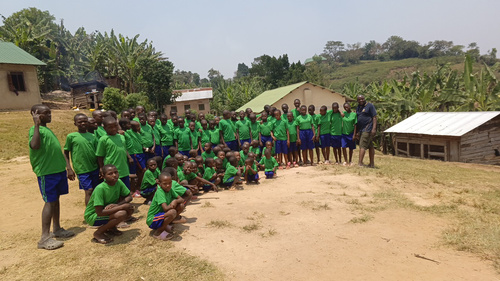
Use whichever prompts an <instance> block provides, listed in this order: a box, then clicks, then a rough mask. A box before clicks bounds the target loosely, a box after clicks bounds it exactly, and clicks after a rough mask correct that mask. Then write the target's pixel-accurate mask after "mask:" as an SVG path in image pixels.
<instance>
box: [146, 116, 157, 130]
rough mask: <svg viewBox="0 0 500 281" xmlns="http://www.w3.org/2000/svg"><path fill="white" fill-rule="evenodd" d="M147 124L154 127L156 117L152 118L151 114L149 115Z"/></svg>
mask: <svg viewBox="0 0 500 281" xmlns="http://www.w3.org/2000/svg"><path fill="white" fill-rule="evenodd" d="M148 124H149V126H151V127H154V126H155V125H156V118H154V117H153V116H149V117H148Z"/></svg>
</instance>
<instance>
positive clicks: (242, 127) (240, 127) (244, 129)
mask: <svg viewBox="0 0 500 281" xmlns="http://www.w3.org/2000/svg"><path fill="white" fill-rule="evenodd" d="M249 125H250V122H249V121H247V120H239V121H237V122H236V130H237V131H238V134H239V136H240V140H246V139H249V138H250V126H249Z"/></svg>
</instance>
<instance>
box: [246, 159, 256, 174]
mask: <svg viewBox="0 0 500 281" xmlns="http://www.w3.org/2000/svg"><path fill="white" fill-rule="evenodd" d="M252 170H254V171H255V173H252V171H249V173H251V174H252V175H255V174H257V165H255V162H254V163H253V164H252ZM246 171H247V166H246V165H245V167H244V168H243V172H244V173H246Z"/></svg>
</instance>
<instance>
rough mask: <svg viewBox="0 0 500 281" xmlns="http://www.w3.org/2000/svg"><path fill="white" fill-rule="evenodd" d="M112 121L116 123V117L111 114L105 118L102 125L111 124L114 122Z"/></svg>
mask: <svg viewBox="0 0 500 281" xmlns="http://www.w3.org/2000/svg"><path fill="white" fill-rule="evenodd" d="M112 123H116V119H115V118H113V117H111V116H108V117H106V118H104V120H102V125H103V126H105V125H109V124H112Z"/></svg>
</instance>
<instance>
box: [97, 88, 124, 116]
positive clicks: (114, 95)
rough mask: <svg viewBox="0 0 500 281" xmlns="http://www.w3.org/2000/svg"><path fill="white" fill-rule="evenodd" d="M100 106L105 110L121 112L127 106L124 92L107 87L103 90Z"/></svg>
mask: <svg viewBox="0 0 500 281" xmlns="http://www.w3.org/2000/svg"><path fill="white" fill-rule="evenodd" d="M102 106H103V108H104V109H106V110H114V111H116V112H118V113H119V112H121V111H122V110H123V109H125V107H126V106H127V103H126V102H125V94H124V92H123V91H121V90H120V89H118V88H112V87H107V88H106V89H104V93H103V98H102Z"/></svg>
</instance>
